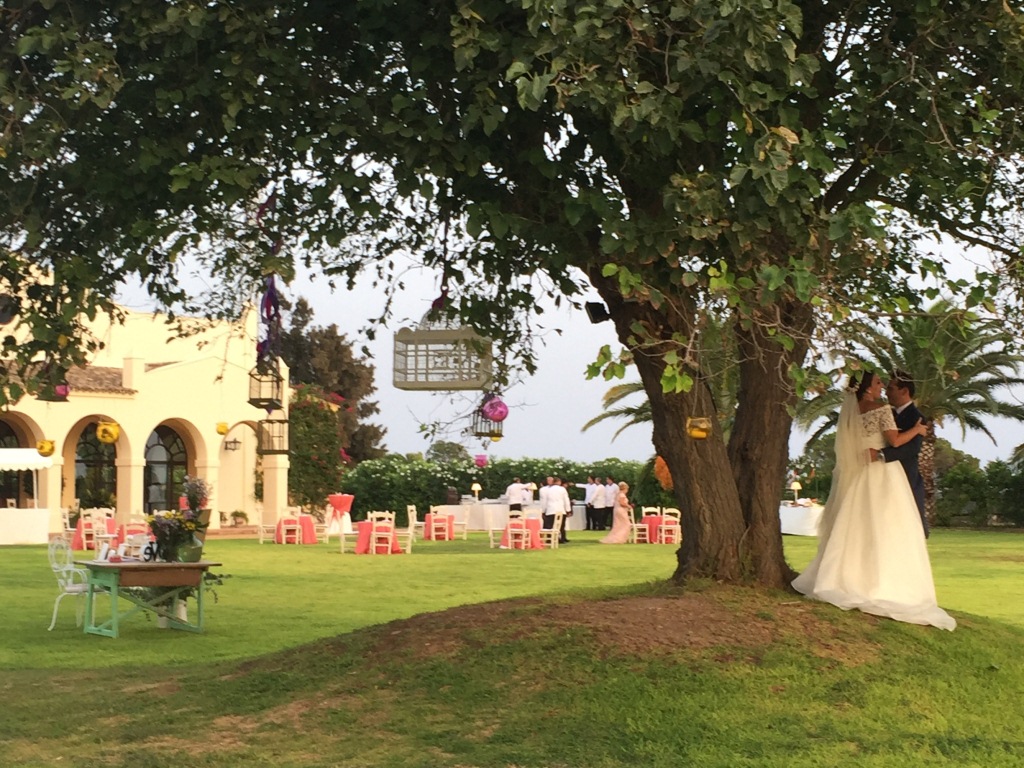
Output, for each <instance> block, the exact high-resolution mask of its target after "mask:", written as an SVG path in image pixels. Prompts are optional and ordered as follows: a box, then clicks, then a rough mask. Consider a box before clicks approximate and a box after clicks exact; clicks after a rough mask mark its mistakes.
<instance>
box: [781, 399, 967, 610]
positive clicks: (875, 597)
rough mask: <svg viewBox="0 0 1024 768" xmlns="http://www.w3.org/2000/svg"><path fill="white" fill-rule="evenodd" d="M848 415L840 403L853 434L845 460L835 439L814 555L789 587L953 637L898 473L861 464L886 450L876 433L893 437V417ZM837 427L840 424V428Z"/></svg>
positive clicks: (888, 466)
mask: <svg viewBox="0 0 1024 768" xmlns="http://www.w3.org/2000/svg"><path fill="white" fill-rule="evenodd" d="M849 407H850V403H848V402H847V403H844V406H843V411H844V412H845V413H846V424H847V429H850V430H851V431H852V432H853V434H851V435H846V436H845V438H847V439H848V443H847V445H848V446H849V447H848V449H847V453H846V455H845V456H844V457H840V455H839V454H840V452H841V448H840V440H841V439H843V438H841V437H840V436H837V439H836V444H837V448H836V451H837V467H836V476H835V480H834V484H833V489H832V492H831V493H830V494H829V498H828V502H827V503H826V505H825V511H824V513H823V514H822V521H821V527H820V530H819V534H818V535H819V543H818V553H817V555H816V556H815V558H814V560H813V561H812V562H811V564H810V565H809V566H807V569H806V570H805V571H804V572H803V573H801V574H800V575H799V576H798V577H797V578H796V579H795V580H794V581H793V587H794V588H795V589H796V590H797V591H798V592H801V593H803V594H804V595H807V597H811V598H814V599H816V600H823V601H825V602H828V603H832V604H833V605H836V606H838V607H840V608H843V609H847V610H849V609H852V608H856V609H857V610H860V611H863V612H865V613H870V614H874V615H877V616H887V617H889V618H892V619H896V620H897V621H903V622H908V623H911V624H930V625H933V626H936V627H939V628H941V629H948V630H952V629H954V628H955V627H956V620H955V619H954V618H953V617H952V616H950V615H949V614H948V613H946V612H945V611H944V610H942V609H941V608H940V607H939V606H938V604H937V602H936V599H935V584H934V582H933V581H932V569H931V563H930V561H929V559H928V550H927V547H926V542H925V537H924V530H923V529H922V527H921V518H920V516H919V515H918V511H917V505H916V503H915V502H914V494H913V492H912V491H911V490H910V484H909V483H908V482H907V476H906V474H905V473H904V471H903V468H902V466H900V464H899V462H895V461H894V462H891V463H885V462H881V461H879V462H871V463H869V462H868V461H867V460H866V456H867V449H868V448H882V447H884V444H885V443H884V437H883V434H882V432H883V431H885V430H887V429H895V422H894V421H893V417H892V411H891V410H890V409H889V408H887V407H883V408H878V409H876V410H873V411H868V412H867V413H865V414H863V415H861V414H860V413H859V411H857V412H856V413H854V414H851V413H850V411H849ZM852 407H853V408H854V409H856V408H857V406H856V401H855V400H854V403H853V406H852ZM854 416H856V419H854V418H853V417H854ZM842 422H843V418H842V416H841V428H842ZM858 427H859V429H858Z"/></svg>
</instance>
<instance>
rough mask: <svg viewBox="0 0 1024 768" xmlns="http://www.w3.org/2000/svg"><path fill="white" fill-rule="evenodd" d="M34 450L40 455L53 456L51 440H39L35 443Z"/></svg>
mask: <svg viewBox="0 0 1024 768" xmlns="http://www.w3.org/2000/svg"><path fill="white" fill-rule="evenodd" d="M36 450H37V451H39V455H40V456H53V451H54V445H53V440H40V441H39V442H38V443H36Z"/></svg>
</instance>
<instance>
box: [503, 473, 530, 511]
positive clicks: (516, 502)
mask: <svg viewBox="0 0 1024 768" xmlns="http://www.w3.org/2000/svg"><path fill="white" fill-rule="evenodd" d="M525 487H526V486H524V485H523V483H522V481H521V480H520V479H519V478H518V477H514V478H512V484H511V485H509V487H508V488H506V489H505V497H506V498H507V499H508V508H509V511H514V510H519V511H522V509H523V489H524V488H525Z"/></svg>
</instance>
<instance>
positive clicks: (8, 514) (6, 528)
mask: <svg viewBox="0 0 1024 768" xmlns="http://www.w3.org/2000/svg"><path fill="white" fill-rule="evenodd" d="M49 540H50V510H49V509H46V508H43V509H33V508H29V509H15V508H13V507H2V508H0V545H4V544H45V543H46V542H48V541H49Z"/></svg>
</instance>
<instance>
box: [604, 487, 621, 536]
mask: <svg viewBox="0 0 1024 768" xmlns="http://www.w3.org/2000/svg"><path fill="white" fill-rule="evenodd" d="M617 498H619V484H618V483H616V482H615V479H614V478H613V477H612V476H611V475H609V476H608V477H607V478H605V486H604V512H603V514H602V515H601V530H602V531H603V530H605V529H606V528H610V527H611V525H612V511H613V510H614V509H615V500H616V499H617Z"/></svg>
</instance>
